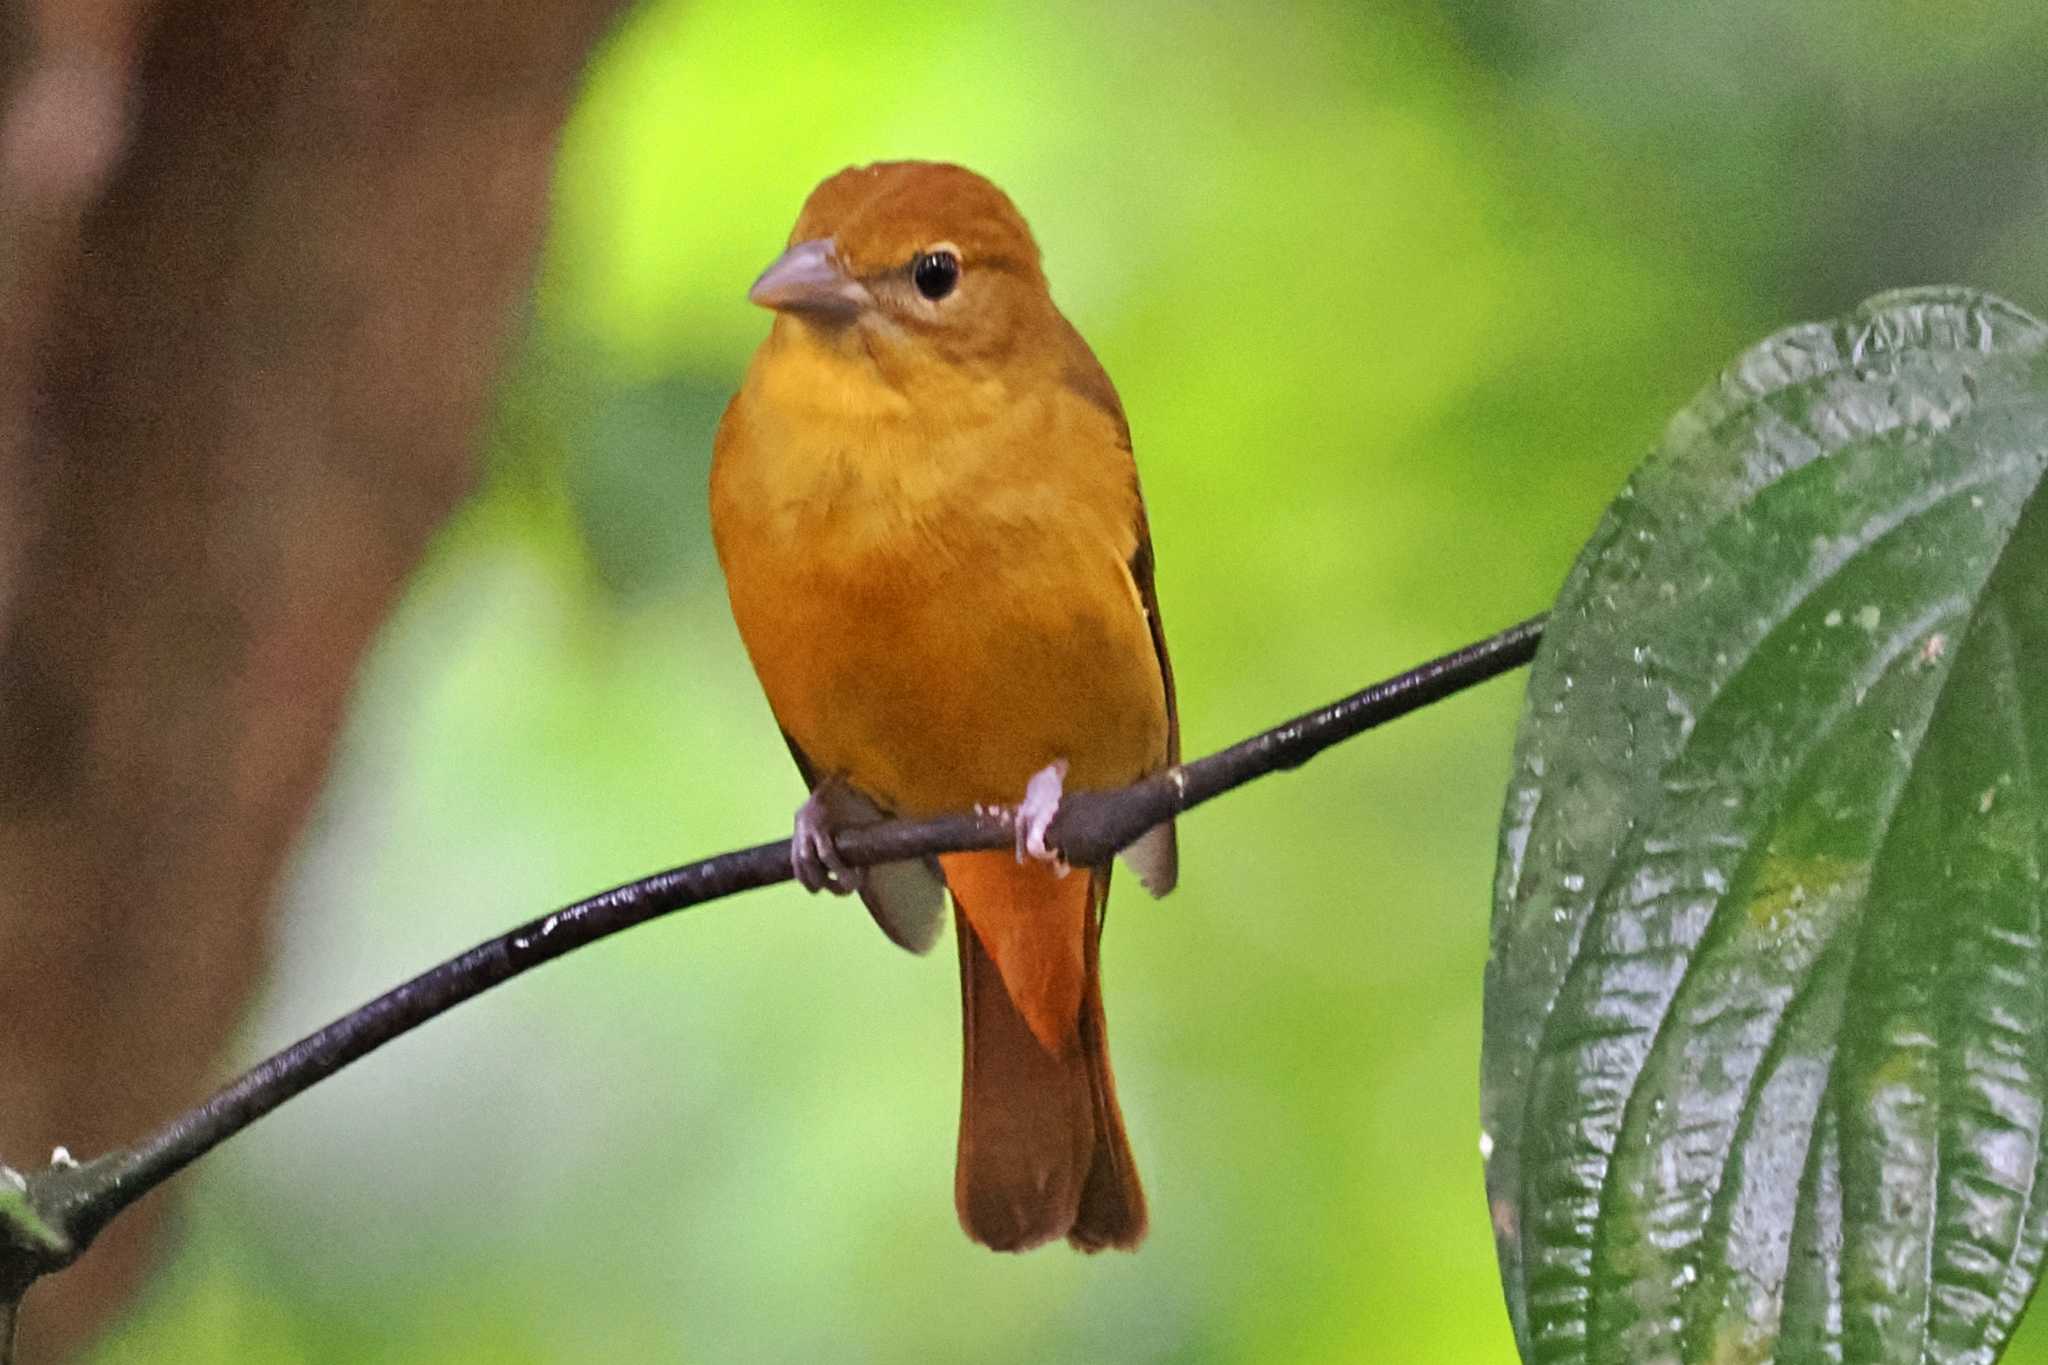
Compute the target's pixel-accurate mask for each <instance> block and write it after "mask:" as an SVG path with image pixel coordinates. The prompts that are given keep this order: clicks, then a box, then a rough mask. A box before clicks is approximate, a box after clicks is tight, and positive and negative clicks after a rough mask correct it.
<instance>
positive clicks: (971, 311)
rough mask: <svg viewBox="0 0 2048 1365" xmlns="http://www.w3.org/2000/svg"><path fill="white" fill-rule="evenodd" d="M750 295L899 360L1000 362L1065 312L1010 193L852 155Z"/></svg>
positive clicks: (952, 170) (943, 171)
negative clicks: (1057, 305) (1057, 307)
mask: <svg viewBox="0 0 2048 1365" xmlns="http://www.w3.org/2000/svg"><path fill="white" fill-rule="evenodd" d="M748 297H749V298H750V299H752V300H753V301H754V302H755V303H758V304H760V305H761V306H762V307H764V308H772V309H774V310H775V311H776V313H777V314H778V315H779V318H780V319H781V321H779V322H778V330H781V329H782V328H783V327H790V328H795V329H800V330H801V331H802V333H803V334H804V336H805V338H806V339H808V340H813V341H816V342H820V343H822V344H825V345H830V346H838V347H845V348H847V349H849V350H852V351H863V350H864V351H865V352H866V353H867V354H868V355H870V356H872V357H874V358H875V359H876V360H878V361H880V362H882V363H883V364H884V365H885V366H886V367H889V368H893V367H894V366H893V365H891V364H890V362H892V361H894V362H908V361H924V360H929V359H932V358H937V359H939V360H941V361H945V362H949V363H951V364H955V365H968V366H973V365H976V364H986V363H994V362H997V361H1001V360H1003V359H1006V358H1008V357H1010V356H1011V355H1013V354H1014V353H1015V352H1016V351H1017V350H1018V349H1019V348H1020V347H1024V346H1028V345H1030V344H1032V342H1033V340H1034V339H1035V338H1037V337H1039V336H1041V335H1042V334H1044V333H1046V332H1047V331H1048V330H1050V329H1049V328H1048V327H1047V325H1046V324H1048V323H1056V322H1057V318H1058V314H1057V313H1056V312H1055V311H1054V309H1053V304H1052V299H1051V296H1050V294H1049V293H1048V292H1047V290H1046V284H1045V276H1044V274H1043V273H1042V272H1041V271H1040V269H1039V260H1038V245H1037V243H1035V242H1034V241H1032V239H1031V229H1030V228H1029V227H1028V226H1026V225H1025V222H1024V218H1023V215H1022V214H1020V213H1018V212H1017V208H1016V206H1015V205H1014V204H1012V203H1011V202H1010V200H1009V197H1008V196H1007V195H1005V194H1004V193H1003V192H1002V191H1001V190H999V189H997V188H996V187H995V186H994V185H992V184H990V183H989V182H988V181H987V180H984V179H983V178H982V177H980V176H978V175H976V174H975V173H974V172H973V171H970V170H967V169H965V168H964V167H960V166H952V165H947V164H944V163H941V162H930V161H887V162H877V163H876V164H874V165H871V166H853V167H849V168H848V169H846V170H843V171H841V172H839V173H838V174H837V175H835V176H832V177H831V178H830V179H828V180H826V181H825V182H824V183H823V184H821V185H819V186H818V188H817V189H815V190H813V191H812V192H811V197H810V199H809V200H807V201H806V202H805V204H804V207H803V212H802V213H800V214H799V215H797V220H796V227H795V229H794V230H793V231H792V232H791V233H790V236H789V249H788V250H787V251H784V252H783V253H782V255H781V256H779V257H777V258H776V260H775V262H774V263H773V264H772V265H770V266H769V267H768V268H767V270H765V271H763V272H762V273H761V277H760V278H759V279H758V280H756V281H754V287H753V289H752V290H751V291H750V292H749V293H748Z"/></svg>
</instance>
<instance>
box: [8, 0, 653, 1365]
mask: <svg viewBox="0 0 2048 1365" xmlns="http://www.w3.org/2000/svg"><path fill="white" fill-rule="evenodd" d="M616 2H617V0H512V2H511V3H500V4H490V5H435V4H433V3H431V0H362V2H359V3H347V2H346V0H182V2H181V0H0V1159H4V1160H5V1161H7V1162H8V1163H10V1164H13V1165H17V1166H27V1165H31V1164H40V1163H41V1162H42V1161H43V1160H45V1159H47V1157H48V1155H49V1152H50V1149H51V1147H52V1146H53V1145H55V1144H58V1143H63V1144H66V1145H68V1146H70V1147H71V1148H72V1149H73V1150H76V1151H79V1152H81V1153H91V1152H97V1151H100V1150H102V1149H104V1148H106V1147H109V1146H111V1145H115V1144H118V1143H120V1142H123V1141H125V1140H127V1139H130V1138H132V1137H134V1136H137V1135H138V1134H139V1133H140V1132H141V1131H142V1130H143V1129H144V1128H145V1127H146V1126H148V1125H151V1124H154V1123H156V1122H157V1121H159V1120H161V1119H163V1118H165V1117H167V1116H168V1115H169V1114H171V1113H172V1112H173V1111H174V1110H175V1109H176V1108H178V1107H180V1106H182V1105H183V1104H185V1103H187V1102H189V1101H190V1100H192V1099H193V1098H195V1097H196V1096H198V1095H199V1094H200V1093H201V1092H202V1091H203V1090H204V1089H206V1088H207V1086H208V1084H209V1082H211V1081H212V1080H213V1079H215V1069H216V1067H217V1066H218V1064H219V1053H220V1049H221V1046H222V1044H223V1042H224V1040H225V1039H226V1038H227V1037H228V1036H229V1033H230V1030H231V1029H232V1028H233V1026H234V1024H235V1022H236V1020H237V1018H238V1016H239V1014H240V1011H241V1009H242V1007H243V1005H244V1004H245V1002H246V999H247V997H248V995H249V992H250V988H251V986H252V984H253V982H254V979H255V974H256V972H257V969H258V967H259V966H260V965H261V963H262V961H263V958H264V952H265V947H266V928H265V921H266V917H267V914H268V911H269V906H270V903H271V899H272V895H273V891H274V886H275V883H276V880H277V877H278V873H279V868H280V865H281V863H282V861H283V859H284V858H285V856H286V854H287V852H288V851H289V849H290V847H291V844H292V841H293V838H294V836H295V834H296V832H297V830H298V828H299V824H300V821H301V819H302V817H303V816H304V814H305V812H306V810H307V807H308V804H309V802H310V801H311V799H312V797H313V795H314V793H315V791H316V790H317V788H318V786H319V783H320V779H321V775H322V772H323V769H324V768H325V766H326V763H327V759H328V753H329V748H330V746H331V744H332V741H333V736H334V732H335V727H336V724H337V721H338V720H339V718H340V715H341V712H342V708H343V705H344V703H345V701H346V698H347V695H348V691H349V685H350V681H351V678H352V676H353V674H354V672H355V669H356V666H357V663H358V661H359V659H360V658H361V655H362V653H363V650H364V647H365V646H366V644H367V643H368V642H369V640H370V638H371V636H372V634H373V633H374V632H375V630H376V629H377V626H378V623H379V621H380V620H381V619H382V617H383V616H384V614H385V612H386V610H387V609H388V608H389V607H390V606H391V604H392V601H393V598H394V595H395V594H396V593H397V591H398V589H399V587H400V585H401V584H402V583H403V581H404V579H405V576H406V574H407V572H408V571H409V570H410V569H411V568H412V567H413V565H414V564H415V563H416V562H417V560H418V559H419V556H420V554H421V552H422V550H423V549H424V548H425V546H426V544H427V541H428V539H429V537H430V536H431V535H432V534H433V532H434V530H435V528H436V527H437V526H439V525H440V524H441V522H442V520H443V518H444V517H446V516H447V514H448V512H449V511H450V509H451V507H452V506H453V505H454V503H455V502H456V500H457V499H458V498H459V497H460V496H461V495H462V493H463V491H464V490H465V489H466V488H467V486H468V484H469V481H470V476H471V458H470V450H469V443H470V441H471V438H472V434H473V432H474V431H475V429H476V427H477V425H478V421H479V418H480V417H481V416H482V413H483V409H484V404H485V400H486V397H487V395H488V393H489V390H490V381H491V377H492V374H493V371H494V369H495V368H496V365H497V362H498V359H499V356H500V353H501V351H502V349H503V347H504V343H505V338H506V335H507V332H508V328H509V326H510V324H511V323H512V321H513V320H514V319H515V316H516V314H517V311H518V306H519V302H520V300H521V297H522V294H523V291H524V288H525V286H526V284H527V281H528V276H529V273H530V270H531V265H532V260H533V255H534V250H535V246H536V243H537V242H538V240H539V236H540V231H541V226H542V223H543V216H544V211H545V206H546V199H547V192H548V180H549V170H550V164H551V160H552V157H553V153H554V147H555V142H556V137H557V133H558V130H559V128H560V125H561V123H562V120H563V117H564V114H565V113H566V110H567V108H568V105H569V101H570V99H571V96H572V94H573V92H574V90H575V87H576V83H577V79H578V75H579V73H580V71H581V70H582V67H583V63H584V60H585V57H586V55H587V53H588V51H589V49H590V46H591V44H592V43H593V42H594V41H595V40H596V38H597V37H598V35H599V34H600V33H601V32H602V30H603V28H604V25H605V23H606V21H607V20H608V18H609V17H610V14H611V12H612V10H613V8H614V6H615V4H616ZM313 1174H314V1173H310V1172H309V1177H310V1176H313ZM153 1221H154V1220H153V1219H151V1218H150V1217H149V1216H148V1215H147V1214H146V1213H138V1214H137V1215H135V1216H131V1217H130V1218H128V1219H124V1220H123V1221H122V1222H121V1223H119V1224H117V1225H116V1226H115V1227H114V1228H112V1229H111V1230H110V1231H109V1232H108V1234H107V1235H106V1237H105V1238H103V1239H102V1241H101V1243H100V1244H99V1245H98V1246H96V1247H95V1248H94V1250H93V1251H92V1252H91V1253H90V1254H89V1255H88V1256H87V1257H86V1258H85V1260H84V1261H82V1262H81V1263H80V1264H79V1265H78V1266H77V1267H76V1268H75V1269H73V1270H71V1271H69V1272H67V1273H66V1274H64V1275H61V1276H58V1277H56V1278H55V1279H54V1280H52V1281H50V1282H49V1283H47V1284H45V1285H43V1286H41V1287H39V1288H38V1289H36V1290H35V1291H34V1292H33V1293H32V1294H31V1295H30V1296H29V1300H28V1312H27V1313H26V1315H25V1320H24V1333H25V1337H24V1343H23V1345H24V1358H26V1359H31V1360H35V1359H50V1358H52V1357H53V1356H54V1355H56V1354H58V1353H60V1352H61V1351H62V1350H63V1349H64V1348H65V1347H67V1346H68V1345H70V1344H72V1343H75V1342H77V1341H79V1340H81V1339H82V1337H83V1336H84V1334H86V1333H88V1332H90V1331H91V1330H92V1329H93V1328H94V1327H95V1326H97V1325H99V1324H100V1323H102V1322H103V1321H104V1319H105V1317H106V1316H107V1314H108V1313H109V1312H110V1311H111V1310H114V1309H117V1308H118V1307H120V1306H121V1304H122V1303H123V1302H124V1301H125V1300H126V1298H127V1296H128V1295H129V1293H130V1291H131V1290H132V1288H133V1286H134V1284H135V1281H136V1279H137V1276H138V1271H139V1270H140V1268H141V1267H142V1265H143V1263H144V1256H145V1252H146V1248H147V1245H148V1239H149V1234H150V1227H149V1224H150V1223H151V1222H153Z"/></svg>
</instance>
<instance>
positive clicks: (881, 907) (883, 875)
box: [782, 730, 946, 953]
mask: <svg viewBox="0 0 2048 1365" xmlns="http://www.w3.org/2000/svg"><path fill="white" fill-rule="evenodd" d="M782 742H783V743H785V744H787V745H788V746H789V756H790V757H791V758H793V759H795V760H796V770H797V771H798V772H799V773H801V774H803V779H804V787H805V789H806V790H808V791H813V792H816V791H819V790H820V787H819V776H818V771H817V768H816V766H815V765H814V764H813V763H812V762H811V760H810V759H809V758H808V757H807V756H806V755H805V754H804V751H803V750H802V749H800V748H798V747H797V742H796V741H795V740H793V739H791V738H790V737H789V732H788V731H787V730H785V731H783V733H782ZM823 792H824V800H825V807H826V819H827V821H828V822H829V825H830V827H831V828H832V829H835V830H837V829H855V828H858V827H859V826H861V825H874V824H880V823H881V822H882V821H884V820H887V819H889V818H890V816H891V815H892V814H893V812H891V811H888V810H885V809H883V807H882V805H881V804H880V803H879V802H877V801H876V800H875V799H874V798H873V797H871V796H869V795H867V794H866V793H865V792H862V791H859V790H857V789H855V788H853V787H850V786H848V785H847V784H846V782H845V781H844V780H843V779H841V780H838V781H834V782H831V783H829V784H827V785H826V786H825V787H824V788H823ZM860 899H861V904H863V905H865V906H867V908H868V913H869V914H870V915H873V916H874V917H875V923H876V924H877V925H879V926H880V927H881V930H882V932H883V933H885V934H887V935H888V936H889V941H890V942H891V943H894V944H895V945H896V946H897V947H899V948H903V949H907V950H908V951H910V952H913V953H927V952H930V951H931V947H932V945H933V944H934V943H937V942H938V941H939V932H940V930H941V929H942V928H943V927H944V925H945V922H946V918H945V917H946V882H945V878H944V877H943V876H941V875H940V873H939V864H938V860H937V859H935V858H906V859H905V860H903V861H902V862H897V863H878V864H876V865H875V866H873V867H870V868H867V869H865V870H864V871H863V873H862V875H861V884H860Z"/></svg>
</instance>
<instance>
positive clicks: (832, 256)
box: [747, 237, 872, 318]
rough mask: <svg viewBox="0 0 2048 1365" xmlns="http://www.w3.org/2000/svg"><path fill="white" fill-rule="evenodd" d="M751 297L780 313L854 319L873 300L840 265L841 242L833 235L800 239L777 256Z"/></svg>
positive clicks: (756, 282) (755, 284)
mask: <svg viewBox="0 0 2048 1365" xmlns="http://www.w3.org/2000/svg"><path fill="white" fill-rule="evenodd" d="M747 298H748V299H749V300H750V301H751V302H753V303H757V304H759V305H760V306H761V307H763V308H772V309H774V310H775V311H777V312H785V311H788V312H800V313H815V314H824V315H827V316H831V317H838V318H850V317H852V316H853V315H854V314H855V313H857V312H859V311H860V310H861V309H862V308H864V307H866V306H867V305H868V303H870V302H871V301H872V300H871V299H870V297H869V294H868V291H867V290H866V289H865V288H864V287H862V285H861V283H860V281H858V280H856V279H853V278H852V277H850V276H848V275H847V273H846V272H845V270H843V269H842V268H841V267H840V264H839V256H838V251H837V244H836V243H835V242H834V241H833V240H832V239H831V238H830V237H818V238H814V239H812V240H811V241H808V242H798V243H797V244H796V245H795V246H793V247H791V248H790V249H789V250H787V251H785V252H783V253H782V254H781V255H780V256H778V257H776V258H775V261H774V263H773V264H772V265H770V266H769V267H768V268H767V269H766V270H764V271H762V272H761V278H759V279H757V280H755V281H754V287H753V288H752V289H749V290H748V291H747Z"/></svg>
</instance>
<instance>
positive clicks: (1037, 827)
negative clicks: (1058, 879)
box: [1011, 758, 1069, 877]
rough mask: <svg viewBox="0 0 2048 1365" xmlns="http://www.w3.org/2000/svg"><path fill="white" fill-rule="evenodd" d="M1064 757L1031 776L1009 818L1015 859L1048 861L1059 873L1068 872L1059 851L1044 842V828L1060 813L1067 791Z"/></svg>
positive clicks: (1048, 826) (1050, 825)
mask: <svg viewBox="0 0 2048 1365" xmlns="http://www.w3.org/2000/svg"><path fill="white" fill-rule="evenodd" d="M1066 780H1067V760H1065V759H1064V758H1057V759H1054V760H1053V761H1052V762H1051V763H1048V764H1047V765H1046V766H1045V767H1043V768H1040V769H1039V770H1038V771H1037V772H1035V773H1033V774H1032V775H1031V781H1030V782H1028V783H1026V784H1025V786H1024V799H1023V800H1022V801H1019V802H1018V803H1017V809H1016V811H1015V812H1014V813H1013V814H1012V816H1011V819H1012V822H1013V823H1014V825H1015V827H1016V832H1017V861H1018V862H1020V863H1021V862H1023V861H1024V860H1025V859H1026V858H1036V859H1037V860H1038V861H1039V862H1042V863H1051V864H1052V865H1053V869H1054V871H1055V872H1056V873H1057V874H1058V875H1059V876H1062V877H1064V876H1066V875H1067V872H1068V871H1069V869H1068V867H1067V862H1066V859H1064V858H1062V857H1061V856H1060V851H1059V850H1058V849H1056V848H1053V847H1051V846H1049V845H1048V844H1047V843H1046V842H1045V835H1046V831H1047V830H1049V829H1051V828H1052V822H1053V818H1054V817H1055V816H1057V815H1058V814H1059V813H1060V799H1061V797H1063V796H1064V795H1065V794H1066Z"/></svg>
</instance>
